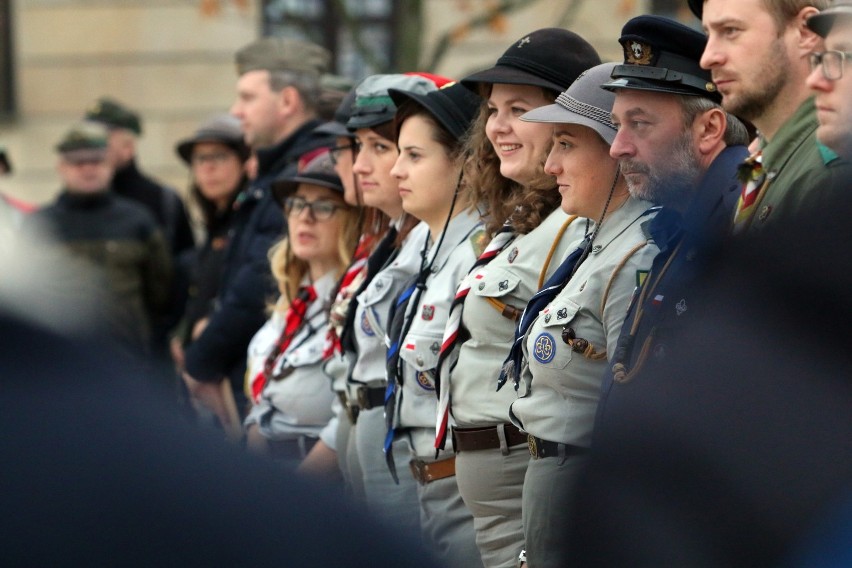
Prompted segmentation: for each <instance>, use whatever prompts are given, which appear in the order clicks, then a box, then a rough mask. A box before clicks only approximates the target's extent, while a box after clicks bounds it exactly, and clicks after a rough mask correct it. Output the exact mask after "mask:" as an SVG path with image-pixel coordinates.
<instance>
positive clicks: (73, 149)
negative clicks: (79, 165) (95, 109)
mask: <svg viewBox="0 0 852 568" xmlns="http://www.w3.org/2000/svg"><path fill="white" fill-rule="evenodd" d="M108 135H109V132H108V131H107V129H106V127H105V126H104V125H102V124H99V123H97V122H91V121H86V122H79V123H77V124H74V125H73V126H72V127H71V128H70V129H69V130H68V131H67V132H66V133H65V135H64V136H63V137H62V138H61V139H60V140H59V143H58V144H57V145H56V151H57V152H59V153H60V154H62V157H63V158H64V159H66V160H68V161H70V162H76V161H81V160H83V159H104V158H106V151H107V137H108Z"/></svg>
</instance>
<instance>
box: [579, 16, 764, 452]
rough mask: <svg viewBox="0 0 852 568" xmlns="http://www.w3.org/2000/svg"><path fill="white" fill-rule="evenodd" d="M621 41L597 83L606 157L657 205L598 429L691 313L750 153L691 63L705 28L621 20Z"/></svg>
mask: <svg viewBox="0 0 852 568" xmlns="http://www.w3.org/2000/svg"><path fill="white" fill-rule="evenodd" d="M619 42H620V43H621V45H622V47H623V48H624V64H623V65H619V66H617V67H615V69H614V70H613V73H612V80H611V81H609V82H608V83H605V84H604V85H603V88H604V89H608V90H612V91H614V92H615V103H614V105H613V109H612V119H613V123H614V124H615V125H616V126H617V127H618V134H617V135H616V137H615V140H614V141H613V143H612V146H611V148H610V154H611V155H612V156H613V157H614V158H617V159H618V160H619V162H620V166H621V172H622V174H623V175H624V177H625V179H626V180H627V183H628V189H629V190H630V193H631V194H632V195H633V196H634V197H638V198H640V199H645V200H648V201H651V202H653V203H655V204H657V205H659V206H661V209H660V211H659V213H658V214H657V216H656V217H655V218H654V219H652V220H651V221H650V222H649V223H648V224H647V226H646V227H645V231H646V234H647V235H648V237H649V238H650V239H652V240H653V241H654V242H655V244H656V245H657V246H658V247H659V249H660V253H659V254H658V255H657V257H656V258H655V259H654V262H653V264H652V267H651V271H650V272H649V273H643V274H637V275H636V290H635V291H634V296H633V298H632V300H631V302H630V307H629V311H628V314H627V318H626V319H625V320H624V325H623V327H622V329H621V336H620V338H619V342H618V347H617V349H616V352H615V353H613V354H611V356H610V362H611V363H612V364H611V366H610V368H609V370H608V371H607V373H606V375H605V377H604V382H603V386H602V393H601V401H600V405H599V407H598V412H597V417H596V427H595V431H596V433H597V431H598V430H599V429H600V426H601V424H602V423H607V424H606V425H607V429H608V430H609V431H612V430H613V428H612V427H611V426H612V425H611V424H610V422H613V421H615V422H616V423H617V421H618V420H619V419H620V416H621V412H620V411H619V407H620V405H621V404H622V403H623V401H624V398H625V393H626V394H627V398H628V400H629V396H630V394H629V393H631V392H635V391H636V389H641V388H642V384H643V383H645V384H647V381H653V380H654V377H651V376H645V375H643V374H642V368H643V366H644V365H645V363H647V362H649V361H659V360H662V359H665V357H666V354H667V353H666V352H667V344H668V343H669V341H670V339H671V338H672V337H674V336H676V335H677V330H678V329H679V328H680V327H681V326H682V325H684V323H685V322H687V321H689V320H691V319H692V318H691V317H690V316H691V315H692V314H693V313H694V312H695V311H696V310H694V309H693V306H692V305H691V299H690V296H689V290H690V287H691V284H692V283H693V279H694V275H695V273H696V271H697V270H698V269H699V267H700V266H701V263H702V261H703V258H704V255H705V253H706V251H707V249H708V248H709V247H710V246H711V245H712V244H713V243H714V242H717V241H718V240H719V239H720V238H722V237H723V236H725V235H726V234H727V232H728V230H729V227H730V219H731V215H732V212H733V207H734V204H735V202H736V198H737V194H738V190H739V187H740V184H739V181H738V180H737V177H736V172H737V166H738V165H739V164H740V163H741V162H742V161H743V159H745V157H746V156H747V155H748V152H747V150H746V148H745V144H746V143H747V141H748V135H747V133H746V129H745V126H744V125H743V124H742V123H741V122H740V121H739V120H738V119H736V118H735V117H733V116H731V115H729V114H728V113H726V112H725V111H724V110H723V109H722V108H721V107H720V105H719V101H720V99H721V97H720V96H719V93H718V91H717V90H716V88H715V85H713V83H712V81H711V80H710V74H709V73H708V72H707V71H704V70H703V69H701V67H700V66H699V64H698V61H699V59H700V57H701V54H702V52H703V50H704V45H705V43H706V37H705V36H704V34H702V33H701V32H698V31H695V30H693V29H692V28H689V27H687V26H685V25H683V24H680V23H678V22H675V21H673V20H669V19H666V18H661V17H658V16H639V17H636V18H633V19H632V20H630V21H629V22H627V23H626V24H625V25H624V28H623V29H622V36H621V38H620V39H619ZM625 427H629V425H625ZM595 435H596V434H595ZM596 443H597V442H595V441H594V439H593V446H594V444H596Z"/></svg>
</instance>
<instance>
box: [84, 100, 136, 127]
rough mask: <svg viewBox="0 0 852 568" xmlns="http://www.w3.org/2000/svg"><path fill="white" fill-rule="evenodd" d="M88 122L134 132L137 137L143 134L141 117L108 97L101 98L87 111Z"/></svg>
mask: <svg viewBox="0 0 852 568" xmlns="http://www.w3.org/2000/svg"><path fill="white" fill-rule="evenodd" d="M86 120H91V121H94V122H100V123H101V124H103V125H105V126H107V127H108V128H124V129H126V130H130V131H131V132H134V133H135V134H136V135H137V136H138V135H140V134H142V122H141V120H140V119H139V115H138V114H136V113H135V112H133V111H132V110H130V109H129V108H127V107H126V106H124V105H123V104H121V103H120V102H118V101H116V100H115V99H110V98H108V97H101V98H100V99H98V100H97V102H95V104H94V105H92V107H91V108H90V109H89V110H87V111H86Z"/></svg>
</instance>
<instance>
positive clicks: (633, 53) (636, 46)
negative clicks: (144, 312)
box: [624, 40, 654, 65]
mask: <svg viewBox="0 0 852 568" xmlns="http://www.w3.org/2000/svg"><path fill="white" fill-rule="evenodd" d="M624 47H625V49H624V55H625V60H626V61H625V63H629V64H631V65H650V64H651V59H652V58H653V56H654V54H653V52H652V51H651V46H650V45H648V44H647V43H642V42H640V41H635V40H633V41H630V42H628V43H627V45H625V46H624Z"/></svg>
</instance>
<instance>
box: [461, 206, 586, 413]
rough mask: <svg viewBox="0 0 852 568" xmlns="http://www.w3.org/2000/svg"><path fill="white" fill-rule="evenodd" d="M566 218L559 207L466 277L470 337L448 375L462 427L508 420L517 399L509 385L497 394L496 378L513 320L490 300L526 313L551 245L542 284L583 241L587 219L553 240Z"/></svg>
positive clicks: (465, 315) (464, 319) (466, 318)
mask: <svg viewBox="0 0 852 568" xmlns="http://www.w3.org/2000/svg"><path fill="white" fill-rule="evenodd" d="M567 219H568V215H566V214H565V213H564V212H563V211H562V210H561V209H559V208H557V209H556V210H555V211H553V212H552V213H551V214H550V215H548V216H547V218H545V219H544V221H542V223H541V224H540V225H539V226H538V227H536V228H535V229H533V230H532V231H530V232H529V233H527V234H525V235H519V236H518V237H517V238H516V239H515V240H514V241H513V242H511V243H509V244H508V245H507V246H506V247H504V248H503V251H502V252H501V253H500V254H499V255H497V256H496V257H494V259H493V260H492V261H491V262H490V263H488V264H487V265H485V266H481V267H479V268H478V269H476V270H474V271H473V272H471V273H470V274H468V275H467V276H466V279H467V280H469V281H470V283H471V289H470V293H469V294H468V295H467V298H465V301H464V311H463V312H462V323H463V325H464V326H465V327H466V328H467V330H468V332H469V333H470V339H468V340H467V341H465V342H464V343H463V344H462V345H461V348H460V349H459V356H458V357H459V359H458V363H457V365H456V367H455V369H454V370H453V373H452V375H451V376H450V385H451V387H450V388H451V392H452V415H453V418H454V419H455V423H456V425H457V426H459V427H460V428H473V427H479V426H490V425H495V424H503V423H505V422H507V421H508V414H507V409H508V408H509V405H510V404H511V403H512V402H513V401H514V400H515V398H516V397H517V395H516V394H515V391H514V390H513V389H512V388H510V387H507V388H503V389H500V391H499V392H498V391H497V377H498V376H499V375H500V367H501V366H502V365H503V361H504V360H505V359H506V356H507V355H508V354H509V348H510V347H511V345H512V339H513V338H514V333H515V327H516V326H517V322H516V321H515V320H512V319H509V318H506V317H504V316H502V315H501V313H500V312H499V311H498V310H497V309H496V308H495V307H494V306H493V305H492V304H491V303H489V302H488V299H489V298H494V299H497V300H499V301H500V302H502V303H504V304H508V305H511V306H514V307H516V308H518V309H520V310H523V309H524V306H526V305H527V302H528V301H529V299H530V298H531V297H532V295H533V294H535V293H536V292H537V291H538V281H539V277H540V274H541V270H542V267H543V266H544V262H545V259H546V258H547V255H548V252H549V251H550V249H551V247H553V246H554V245H555V249H554V254H553V256H552V257H551V261H550V263H549V265H548V266H547V270H546V271H545V278H544V280H547V278H549V277H550V275H551V274H552V273H553V271H555V270H556V269H557V268H558V267H559V265H560V264H561V263H562V260H563V258H564V257H565V256H566V255H567V254H568V253H569V252H570V251H572V250H574V248H576V243H577V242H579V241H580V240H581V239H582V238H583V234H584V232H585V227H586V220H585V219H576V220H575V221H574V222H573V223H572V224H571V225H570V226H569V227H568V229H567V230H566V231H565V233H564V234H563V235H562V237H561V238H560V239H559V240H558V241H556V242H555V239H556V237H557V235H558V233H559V229H560V227H562V226H563V225H564V224H565V222H566V220H567Z"/></svg>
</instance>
